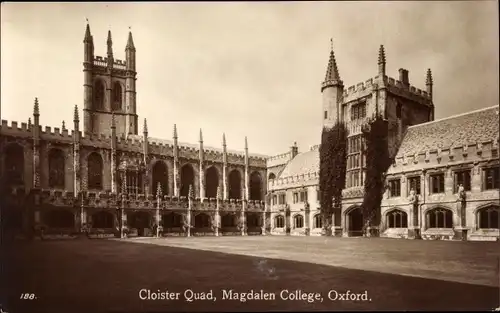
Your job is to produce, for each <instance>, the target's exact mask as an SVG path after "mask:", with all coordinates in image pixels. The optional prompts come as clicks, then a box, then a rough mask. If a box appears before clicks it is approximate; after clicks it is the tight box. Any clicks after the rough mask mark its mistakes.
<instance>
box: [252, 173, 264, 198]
mask: <svg viewBox="0 0 500 313" xmlns="http://www.w3.org/2000/svg"><path fill="white" fill-rule="evenodd" d="M250 200H259V201H260V200H262V179H261V177H260V174H259V173H257V172H253V173H252V174H251V175H250Z"/></svg>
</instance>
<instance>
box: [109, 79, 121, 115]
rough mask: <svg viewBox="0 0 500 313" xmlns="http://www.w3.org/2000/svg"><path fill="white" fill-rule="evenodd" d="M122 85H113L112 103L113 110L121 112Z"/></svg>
mask: <svg viewBox="0 0 500 313" xmlns="http://www.w3.org/2000/svg"><path fill="white" fill-rule="evenodd" d="M122 95H123V92H122V85H121V84H120V83H119V82H115V84H114V85H113V101H112V102H111V110H113V111H120V110H121V109H122V97H123V96H122Z"/></svg>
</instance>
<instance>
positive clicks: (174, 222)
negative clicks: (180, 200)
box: [161, 212, 182, 228]
mask: <svg viewBox="0 0 500 313" xmlns="http://www.w3.org/2000/svg"><path fill="white" fill-rule="evenodd" d="M161 220H162V223H163V227H164V228H176V227H182V216H181V215H180V214H178V213H175V212H171V213H168V214H164V215H163V216H162V219H161Z"/></svg>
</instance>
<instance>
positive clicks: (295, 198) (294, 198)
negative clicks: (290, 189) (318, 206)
mask: <svg viewBox="0 0 500 313" xmlns="http://www.w3.org/2000/svg"><path fill="white" fill-rule="evenodd" d="M292 201H293V203H298V202H299V193H298V192H294V193H293V200H292Z"/></svg>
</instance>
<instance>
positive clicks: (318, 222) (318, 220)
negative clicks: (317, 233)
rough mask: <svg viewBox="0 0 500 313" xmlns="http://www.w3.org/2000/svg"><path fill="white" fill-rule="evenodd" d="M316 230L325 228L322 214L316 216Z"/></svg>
mask: <svg viewBox="0 0 500 313" xmlns="http://www.w3.org/2000/svg"><path fill="white" fill-rule="evenodd" d="M313 225H314V228H322V227H323V218H322V217H321V214H316V215H314V224H313Z"/></svg>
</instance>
